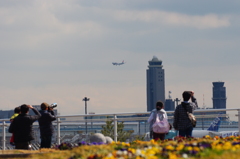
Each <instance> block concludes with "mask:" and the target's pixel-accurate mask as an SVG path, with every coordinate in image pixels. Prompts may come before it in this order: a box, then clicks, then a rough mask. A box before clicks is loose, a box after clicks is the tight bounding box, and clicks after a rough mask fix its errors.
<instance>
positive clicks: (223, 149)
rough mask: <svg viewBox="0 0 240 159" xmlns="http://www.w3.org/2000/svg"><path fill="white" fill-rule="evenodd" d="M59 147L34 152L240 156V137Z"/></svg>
mask: <svg viewBox="0 0 240 159" xmlns="http://www.w3.org/2000/svg"><path fill="white" fill-rule="evenodd" d="M57 149H58V150H54V151H52V149H49V151H51V153H48V150H47V149H42V150H41V151H42V152H46V153H41V154H33V155H32V158H34V159H43V158H47V159H56V158H58V159H116V158H121V159H124V158H130V159H158V158H160V159H161V158H162V159H178V158H193V159H196V158H200V159H203V158H204V159H221V158H228V159H231V158H232V159H237V158H239V156H240V136H237V137H234V136H231V137H226V138H220V137H214V138H211V137H210V136H206V137H204V138H182V137H177V138H176V139H175V140H174V141H173V140H165V141H154V140H151V141H134V142H132V143H124V142H116V143H115V142H113V143H111V144H108V145H106V144H102V143H79V145H75V146H74V145H71V144H66V143H62V144H61V145H59V146H58V148H57Z"/></svg>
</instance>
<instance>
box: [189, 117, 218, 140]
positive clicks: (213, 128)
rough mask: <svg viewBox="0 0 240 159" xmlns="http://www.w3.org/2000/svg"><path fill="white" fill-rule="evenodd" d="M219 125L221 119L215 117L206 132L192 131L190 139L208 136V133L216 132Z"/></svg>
mask: <svg viewBox="0 0 240 159" xmlns="http://www.w3.org/2000/svg"><path fill="white" fill-rule="evenodd" d="M220 124H221V118H220V117H216V118H215V119H214V120H213V121H212V123H211V124H210V126H209V128H208V129H207V130H193V131H192V137H203V136H206V135H209V133H215V132H218V129H219V126H220Z"/></svg>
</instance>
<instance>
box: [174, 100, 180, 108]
mask: <svg viewBox="0 0 240 159" xmlns="http://www.w3.org/2000/svg"><path fill="white" fill-rule="evenodd" d="M180 101H181V99H178V98H176V99H175V100H174V102H176V106H175V108H176V107H177V106H178V102H180Z"/></svg>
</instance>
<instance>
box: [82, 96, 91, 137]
mask: <svg viewBox="0 0 240 159" xmlns="http://www.w3.org/2000/svg"><path fill="white" fill-rule="evenodd" d="M89 100H90V98H87V97H84V98H83V101H85V114H86V115H87V101H89ZM86 118H87V116H85V119H86ZM85 126H86V135H87V122H85Z"/></svg>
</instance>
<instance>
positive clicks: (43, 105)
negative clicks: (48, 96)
mask: <svg viewBox="0 0 240 159" xmlns="http://www.w3.org/2000/svg"><path fill="white" fill-rule="evenodd" d="M48 107H49V104H47V103H45V102H43V103H42V104H41V109H42V110H46V108H48Z"/></svg>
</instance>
